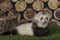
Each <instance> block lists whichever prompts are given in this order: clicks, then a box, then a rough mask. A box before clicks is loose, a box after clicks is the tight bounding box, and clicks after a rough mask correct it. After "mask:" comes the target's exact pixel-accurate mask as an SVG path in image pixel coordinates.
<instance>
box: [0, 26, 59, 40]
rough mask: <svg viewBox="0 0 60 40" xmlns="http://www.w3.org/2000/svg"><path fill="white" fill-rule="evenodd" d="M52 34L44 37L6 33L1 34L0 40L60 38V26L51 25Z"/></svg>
mask: <svg viewBox="0 0 60 40" xmlns="http://www.w3.org/2000/svg"><path fill="white" fill-rule="evenodd" d="M49 29H50V34H49V35H48V36H43V37H35V36H19V35H5V36H0V40H60V26H54V27H49Z"/></svg>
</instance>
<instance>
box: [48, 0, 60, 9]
mask: <svg viewBox="0 0 60 40" xmlns="http://www.w3.org/2000/svg"><path fill="white" fill-rule="evenodd" d="M48 6H49V8H50V9H52V10H54V9H56V8H57V7H58V6H59V4H58V0H49V2H48Z"/></svg>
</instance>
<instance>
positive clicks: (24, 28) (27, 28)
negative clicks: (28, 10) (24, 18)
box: [16, 12, 49, 35]
mask: <svg viewBox="0 0 60 40" xmlns="http://www.w3.org/2000/svg"><path fill="white" fill-rule="evenodd" d="M41 16H43V17H44V20H46V19H45V17H48V18H49V15H48V14H46V15H42V13H41V12H39V13H38V14H37V15H36V16H35V17H34V18H33V21H34V22H37V25H38V27H40V28H41V27H42V28H46V26H47V25H48V21H49V20H48V21H47V23H46V24H43V22H44V20H42V21H41V20H40V18H41ZM16 29H17V31H18V34H20V35H34V34H33V29H32V23H25V24H22V25H19V26H17V27H16Z"/></svg>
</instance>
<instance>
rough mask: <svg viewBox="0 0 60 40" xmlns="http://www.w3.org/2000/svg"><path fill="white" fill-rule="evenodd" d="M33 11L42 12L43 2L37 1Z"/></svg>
mask: <svg viewBox="0 0 60 40" xmlns="http://www.w3.org/2000/svg"><path fill="white" fill-rule="evenodd" d="M32 7H33V9H34V10H36V11H40V10H42V9H43V8H44V4H43V2H42V1H39V0H36V1H35V2H34V3H33V5H32Z"/></svg>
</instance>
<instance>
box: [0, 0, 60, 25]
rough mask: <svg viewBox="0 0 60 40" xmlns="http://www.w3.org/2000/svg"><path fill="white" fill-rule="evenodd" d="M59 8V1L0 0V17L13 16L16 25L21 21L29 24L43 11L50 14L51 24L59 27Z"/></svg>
mask: <svg viewBox="0 0 60 40" xmlns="http://www.w3.org/2000/svg"><path fill="white" fill-rule="evenodd" d="M59 6H60V0H0V17H1V18H2V17H3V16H4V17H5V16H7V17H8V16H10V17H12V16H15V17H16V20H17V22H18V23H20V22H21V20H24V21H27V22H29V21H32V19H33V17H34V16H35V15H36V14H37V13H38V12H40V11H42V10H43V11H45V12H47V13H49V14H50V17H52V19H51V21H52V22H53V23H54V22H55V23H57V25H59V24H60V22H59V21H60V8H59ZM5 18H6V17H5ZM3 20H4V19H3ZM55 20H56V21H55ZM22 23H23V22H22Z"/></svg>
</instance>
